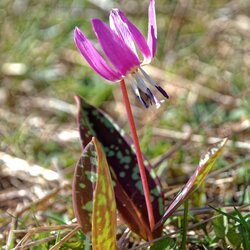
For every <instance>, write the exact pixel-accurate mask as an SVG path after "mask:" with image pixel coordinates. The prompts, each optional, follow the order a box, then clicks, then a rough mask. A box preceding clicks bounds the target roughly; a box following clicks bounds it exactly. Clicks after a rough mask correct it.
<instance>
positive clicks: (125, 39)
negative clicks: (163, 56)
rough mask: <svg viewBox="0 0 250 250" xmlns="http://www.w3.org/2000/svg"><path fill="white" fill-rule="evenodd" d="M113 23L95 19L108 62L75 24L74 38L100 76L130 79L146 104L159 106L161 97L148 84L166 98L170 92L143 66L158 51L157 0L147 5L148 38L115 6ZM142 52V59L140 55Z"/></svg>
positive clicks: (95, 27)
mask: <svg viewBox="0 0 250 250" xmlns="http://www.w3.org/2000/svg"><path fill="white" fill-rule="evenodd" d="M109 21H110V26H108V25H107V24H105V23H104V22H102V21H101V20H99V19H92V27H93V30H94V32H95V34H96V37H97V39H98V41H99V43H100V45H101V47H102V50H103V52H104V53H105V55H106V56H107V58H108V60H109V63H107V62H106V61H105V59H104V58H103V57H102V56H101V55H100V53H99V52H98V51H97V50H96V48H95V47H94V46H93V45H92V43H91V42H90V41H89V40H88V39H87V37H86V36H85V35H84V34H83V33H82V32H81V31H80V29H79V28H78V27H76V28H75V31H74V38H75V43H76V46H77V47H78V49H79V51H80V52H81V54H82V55H83V57H84V58H85V60H86V61H87V62H88V64H89V65H90V67H91V68H93V70H94V71H95V72H96V73H98V74H99V75H100V76H102V77H103V78H105V79H106V80H109V81H113V82H116V81H119V80H121V79H124V78H125V80H128V81H130V83H131V86H132V88H133V90H134V92H135V94H136V96H137V97H138V99H139V100H140V101H141V103H142V104H143V105H144V107H146V108H148V106H149V104H152V103H154V104H156V106H157V107H158V106H160V101H159V100H158V99H157V98H156V96H155V95H154V94H153V93H152V91H151V90H150V89H149V87H148V86H149V85H152V86H153V87H155V88H157V89H158V91H159V92H160V93H161V94H162V95H163V96H164V97H166V98H168V95H167V93H166V92H165V91H164V90H163V89H162V88H161V87H160V86H159V85H157V84H156V83H155V82H154V81H153V80H152V79H151V78H150V76H149V75H148V74H147V73H146V72H145V71H144V70H143V69H142V66H143V65H145V64H148V63H150V62H151V60H152V59H153V57H154V55H155V51H156V43H157V27H156V16H155V1H154V0H150V4H149V8H148V39H147V41H146V40H145V38H144V36H143V35H142V33H141V32H140V31H139V30H138V29H137V28H136V26H135V25H134V24H133V23H131V22H130V21H129V20H128V19H127V18H126V16H125V15H124V14H123V12H122V11H120V10H119V9H112V10H111V12H110V16H109ZM137 51H139V52H140V54H141V57H142V58H143V59H142V60H141V59H140V57H139V56H138V53H137Z"/></svg>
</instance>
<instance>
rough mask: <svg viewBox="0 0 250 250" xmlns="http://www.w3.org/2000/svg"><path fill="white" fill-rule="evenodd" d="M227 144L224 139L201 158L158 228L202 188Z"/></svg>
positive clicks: (158, 224)
mask: <svg viewBox="0 0 250 250" xmlns="http://www.w3.org/2000/svg"><path fill="white" fill-rule="evenodd" d="M226 142H227V139H224V140H222V141H220V142H218V143H216V144H214V145H213V146H212V147H211V148H210V149H209V150H208V152H207V153H206V154H205V155H204V156H202V157H201V159H200V162H199V166H198V167H197V169H196V170H195V172H194V174H193V175H192V176H191V178H190V179H189V181H188V182H187V183H186V185H185V186H184V187H183V188H182V190H181V191H180V192H179V193H178V194H177V195H176V197H175V198H174V199H173V201H172V202H171V203H170V205H169V206H168V208H167V210H166V212H165V213H164V215H163V217H162V219H161V220H160V221H159V222H158V223H157V224H156V226H155V227H156V228H157V227H158V226H162V225H163V223H164V222H165V221H166V220H167V219H168V218H169V217H170V216H171V215H172V214H173V212H174V211H175V210H176V209H177V208H178V207H179V206H180V205H181V204H182V203H183V202H184V201H185V200H186V199H187V198H188V197H189V196H190V194H191V193H192V192H193V191H194V190H196V189H197V188H198V187H199V186H200V184H201V183H202V182H203V181H204V179H205V177H206V176H207V174H208V173H209V171H210V170H211V168H212V167H213V165H214V163H215V161H216V160H217V158H218V157H219V156H220V155H221V153H222V149H223V147H224V146H225V144H226Z"/></svg>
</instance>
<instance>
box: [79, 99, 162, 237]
mask: <svg viewBox="0 0 250 250" xmlns="http://www.w3.org/2000/svg"><path fill="white" fill-rule="evenodd" d="M76 101H77V104H78V122H79V131H80V136H81V140H82V146H83V148H85V147H86V145H87V144H88V143H89V141H90V140H91V138H92V136H95V137H96V138H97V139H98V141H100V143H101V144H102V146H103V149H104V152H105V154H106V157H107V161H108V164H109V166H110V171H111V176H112V179H113V180H114V183H115V184H114V191H115V197H116V204H117V209H118V211H119V213H120V215H121V217H122V218H123V220H124V222H125V223H126V224H127V225H128V226H129V227H130V229H131V230H132V231H134V232H135V233H137V234H139V235H140V236H141V237H142V238H144V239H149V238H151V239H152V238H153V237H157V236H160V235H161V232H162V227H159V228H158V229H157V230H156V231H155V232H154V233H153V236H152V233H151V232H150V226H149V222H148V215H147V208H146V203H145V197H144V194H143V189H142V183H141V179H140V174H139V168H138V164H137V160H136V155H135V152H134V147H133V145H131V144H130V143H129V140H130V139H127V137H126V136H125V134H124V132H123V131H122V130H121V129H120V128H119V127H118V126H117V125H116V124H115V123H114V122H113V121H112V120H111V119H110V118H109V117H108V116H107V115H106V114H104V113H103V112H102V111H101V110H100V109H97V108H95V107H93V106H91V105H89V104H87V103H86V102H85V101H84V100H83V99H81V98H80V97H76ZM144 164H145V167H146V175H147V179H148V184H149V189H150V192H151V198H152V205H153V211H154V217H155V221H158V220H160V218H161V217H162V215H163V212H164V200H163V193H162V188H161V185H160V181H159V179H158V178H157V177H156V175H155V173H154V172H153V170H152V168H151V166H150V165H149V163H148V161H146V160H145V159H144Z"/></svg>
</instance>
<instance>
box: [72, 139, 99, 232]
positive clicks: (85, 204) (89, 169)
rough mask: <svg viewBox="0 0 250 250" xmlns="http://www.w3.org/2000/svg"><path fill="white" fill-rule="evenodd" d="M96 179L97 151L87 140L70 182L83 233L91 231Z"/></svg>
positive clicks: (78, 220)
mask: <svg viewBox="0 0 250 250" xmlns="http://www.w3.org/2000/svg"><path fill="white" fill-rule="evenodd" d="M96 180H97V153H96V150H95V146H94V144H93V142H92V141H91V142H89V143H88V145H87V146H86V147H85V149H84V150H83V153H82V156H81V158H80V160H79V161H78V163H77V165H76V168H75V173H74V177H73V184H72V202H73V208H74V213H75V216H76V218H77V222H78V224H79V225H80V226H81V228H82V230H83V232H84V234H86V235H88V234H90V233H91V231H92V209H93V193H94V189H95V185H96Z"/></svg>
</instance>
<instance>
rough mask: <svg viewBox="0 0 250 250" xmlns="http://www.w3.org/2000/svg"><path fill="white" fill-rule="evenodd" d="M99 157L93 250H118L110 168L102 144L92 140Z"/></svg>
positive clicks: (93, 219)
mask: <svg viewBox="0 0 250 250" xmlns="http://www.w3.org/2000/svg"><path fill="white" fill-rule="evenodd" d="M92 141H93V143H94V145H95V149H96V152H97V156H98V169H97V181H96V187H95V191H94V200H93V214H92V248H93V250H115V249H116V203H115V194H114V190H113V186H112V179H111V175H110V170H109V166H108V163H107V160H106V156H105V153H104V152H103V150H102V146H101V145H100V143H99V142H98V141H97V140H96V139H95V138H93V139H92Z"/></svg>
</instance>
